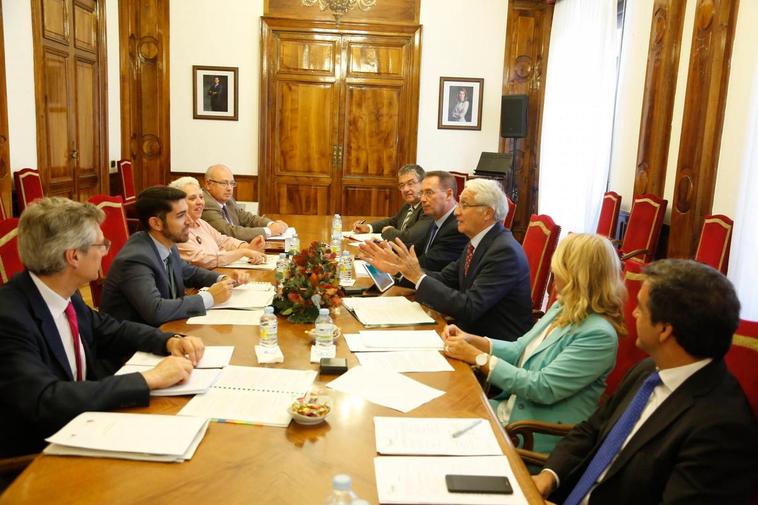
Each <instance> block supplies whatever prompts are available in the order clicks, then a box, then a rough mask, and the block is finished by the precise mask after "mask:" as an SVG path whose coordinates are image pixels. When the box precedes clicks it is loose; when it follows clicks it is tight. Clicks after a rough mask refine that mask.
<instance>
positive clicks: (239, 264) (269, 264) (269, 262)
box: [224, 254, 279, 270]
mask: <svg viewBox="0 0 758 505" xmlns="http://www.w3.org/2000/svg"><path fill="white" fill-rule="evenodd" d="M278 259H279V256H277V255H276V254H267V255H266V262H265V263H260V264H258V265H254V264H252V263H250V259H249V258H248V257H247V256H243V257H242V258H240V259H238V260H237V261H235V262H233V263H229V264H228V265H224V268H241V269H248V270H276V261H277V260H278Z"/></svg>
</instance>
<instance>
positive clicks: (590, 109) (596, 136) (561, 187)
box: [539, 0, 623, 232]
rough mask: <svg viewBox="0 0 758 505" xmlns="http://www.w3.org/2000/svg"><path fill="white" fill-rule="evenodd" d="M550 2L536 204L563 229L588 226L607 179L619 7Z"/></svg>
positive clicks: (582, 0)
mask: <svg viewBox="0 0 758 505" xmlns="http://www.w3.org/2000/svg"><path fill="white" fill-rule="evenodd" d="M619 7H621V8H622V9H623V4H620V5H617V3H616V2H611V1H598V0H571V1H570V2H569V1H564V2H557V3H556V5H555V10H554V12H553V25H552V29H551V34H550V57H549V58H548V64H547V75H546V80H545V104H544V116H543V120H542V143H541V146H540V185H539V212H540V213H541V214H548V215H549V216H551V217H552V218H553V219H554V220H555V221H556V223H558V224H560V225H561V227H562V229H563V231H564V232H594V231H595V228H596V226H597V219H598V214H599V212H600V204H601V200H602V197H603V193H604V192H605V191H606V186H607V183H608V170H609V165H610V156H611V141H612V133H613V113H614V107H615V93H616V83H617V75H618V72H617V57H618V54H619V40H618V38H619V36H620V33H619V32H620V31H619V30H617V26H618V22H617V19H618V12H619V11H618V9H619Z"/></svg>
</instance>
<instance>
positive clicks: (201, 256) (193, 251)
mask: <svg viewBox="0 0 758 505" xmlns="http://www.w3.org/2000/svg"><path fill="white" fill-rule="evenodd" d="M170 186H171V187H173V188H176V189H181V190H182V191H184V192H185V193H186V194H187V197H186V200H187V215H188V216H189V218H190V221H191V222H190V226H189V240H187V241H186V242H183V243H180V244H176V247H177V248H178V249H179V254H180V255H181V256H182V259H183V260H184V261H186V262H187V263H192V264H193V265H197V266H200V267H203V268H217V267H223V266H224V265H228V264H229V263H232V262H234V261H237V260H238V259H240V258H242V257H243V256H244V257H247V258H248V259H249V262H250V263H252V264H254V265H257V264H260V263H265V262H266V255H265V254H264V253H263V248H264V246H265V239H264V238H263V236H262V235H260V236H257V237H255V238H254V239H253V240H251V241H250V242H245V241H244V240H238V239H236V238H234V237H230V236H228V235H224V234H222V233H220V232H218V231H216V229H215V228H213V227H212V226H211V225H210V224H208V223H207V222H206V221H204V220H203V219H201V218H200V216H202V215H203V209H204V208H205V199H204V198H203V190H202V189H201V188H200V183H198V182H197V179H195V178H194V177H180V178H179V179H177V180H175V181H174V182H172V183H171V184H170Z"/></svg>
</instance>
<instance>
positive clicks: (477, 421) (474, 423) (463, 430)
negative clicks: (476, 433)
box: [453, 419, 484, 438]
mask: <svg viewBox="0 0 758 505" xmlns="http://www.w3.org/2000/svg"><path fill="white" fill-rule="evenodd" d="M482 421H484V419H477V420H476V421H474V422H473V423H471V424H469V425H468V426H466V427H465V428H461V429H460V430H458V431H456V432H455V433H453V438H458V437H460V436H461V435H463V434H464V433H466V432H467V431H469V430H472V429H474V428H476V427H477V426H479V424H480V423H481V422H482Z"/></svg>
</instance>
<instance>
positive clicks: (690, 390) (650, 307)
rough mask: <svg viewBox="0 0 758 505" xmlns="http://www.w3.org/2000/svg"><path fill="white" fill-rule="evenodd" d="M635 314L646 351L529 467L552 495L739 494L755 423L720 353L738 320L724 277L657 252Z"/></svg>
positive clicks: (703, 498) (754, 450)
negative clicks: (601, 401)
mask: <svg viewBox="0 0 758 505" xmlns="http://www.w3.org/2000/svg"><path fill="white" fill-rule="evenodd" d="M643 273H644V274H645V276H646V278H645V281H644V282H643V284H642V288H641V289H640V292H639V295H638V296H637V300H638V306H637V309H636V310H635V313H634V316H635V319H636V325H637V342H636V344H637V347H639V348H640V349H642V350H643V351H645V352H646V353H648V354H649V355H650V358H649V359H647V360H644V361H642V362H641V363H640V364H639V365H637V366H636V367H634V368H633V369H632V370H631V371H630V372H629V373H628V374H627V376H626V377H625V378H624V381H623V382H622V384H621V386H620V387H619V389H618V392H617V393H616V394H615V395H614V396H613V397H611V399H610V400H609V401H608V402H607V403H606V404H605V405H604V406H603V407H601V408H599V409H598V410H597V411H596V412H595V413H594V414H593V415H592V417H590V418H589V419H588V420H587V421H585V422H583V423H580V424H578V425H576V427H575V428H574V429H573V430H572V431H571V432H570V433H569V434H568V435H567V436H566V437H565V438H564V439H563V440H562V441H561V442H559V443H558V446H557V447H556V448H555V450H554V451H553V453H552V454H551V455H550V459H549V460H548V461H547V463H546V465H545V469H544V470H543V471H542V472H541V473H540V474H539V475H536V476H534V480H535V483H536V484H537V487H538V488H539V489H540V492H541V493H542V495H543V496H548V495H550V493H551V492H552V493H553V494H552V495H551V499H555V500H557V501H558V502H560V503H565V504H569V505H576V504H580V503H589V504H590V505H592V504H596V503H598V504H600V503H614V504H622V505H623V504H637V503H682V504H684V503H686V504H688V505H689V504H698V503H703V504H705V503H709V504H711V503H719V504H727V503H728V504H730V505H731V504H741V503H748V500H749V497H750V496H751V493H752V492H754V491H755V484H756V482H757V481H756V479H755V476H756V473H755V469H756V468H758V429H757V428H756V419H755V417H754V415H753V413H752V412H751V410H750V407H749V405H748V402H747V399H746V398H745V395H744V393H743V392H742V389H741V388H740V386H739V383H738V382H737V381H736V380H735V379H734V377H733V376H732V375H731V374H730V373H729V372H728V371H727V369H726V367H725V365H724V361H723V357H724V355H725V354H726V352H727V351H728V349H729V346H730V344H731V341H732V335H733V333H734V331H735V330H736V329H737V324H738V322H739V312H740V303H739V301H738V300H737V295H736V293H735V291H734V288H733V287H732V285H731V283H730V282H729V281H728V280H727V279H726V277H724V276H723V275H721V274H720V273H719V272H718V271H716V270H714V269H713V268H711V267H708V266H705V265H702V264H700V263H696V262H694V261H689V260H662V261H658V262H656V263H652V264H651V265H648V266H647V267H645V269H644V270H643Z"/></svg>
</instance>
